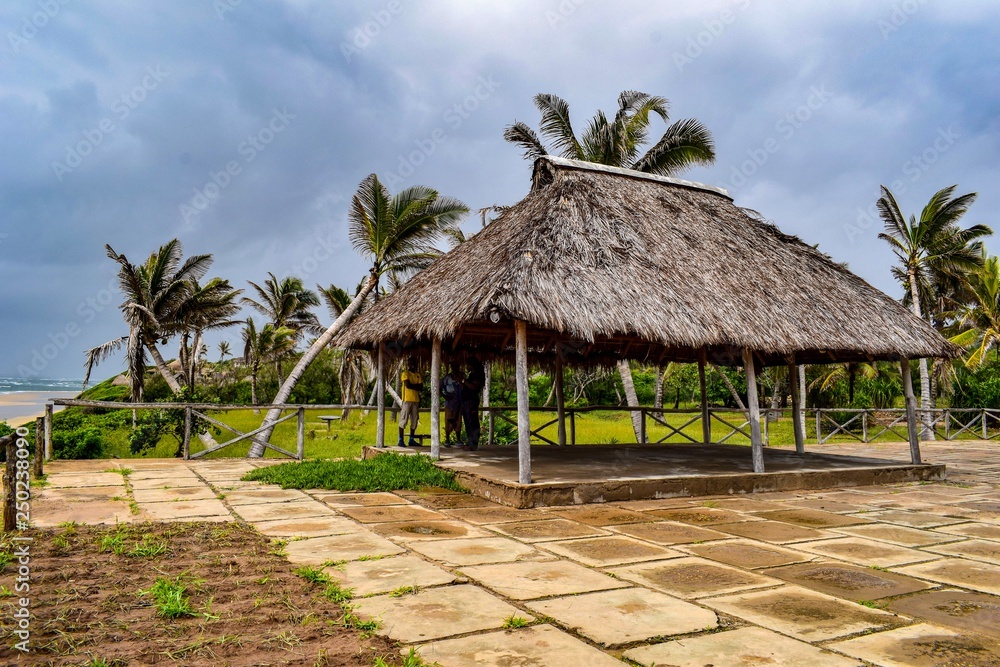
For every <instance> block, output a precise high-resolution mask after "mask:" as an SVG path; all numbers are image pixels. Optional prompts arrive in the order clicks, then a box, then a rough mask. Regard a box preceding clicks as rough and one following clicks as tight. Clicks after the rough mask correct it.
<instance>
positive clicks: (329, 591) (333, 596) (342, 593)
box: [323, 581, 354, 604]
mask: <svg viewBox="0 0 1000 667" xmlns="http://www.w3.org/2000/svg"><path fill="white" fill-rule="evenodd" d="M323 597H325V598H326V599H327V600H329V601H330V602H334V603H336V604H344V603H345V602H347V601H349V600H351V599H352V598H353V597H354V589H353V588H344V587H343V586H341V585H340V584H339V583H338V582H336V581H331V582H330V583H328V584H327V585H326V588H324V589H323Z"/></svg>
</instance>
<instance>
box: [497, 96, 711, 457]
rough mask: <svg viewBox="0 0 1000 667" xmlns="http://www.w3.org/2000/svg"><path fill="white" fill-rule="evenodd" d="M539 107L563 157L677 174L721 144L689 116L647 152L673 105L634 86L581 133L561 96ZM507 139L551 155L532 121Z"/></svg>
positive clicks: (628, 386) (624, 367) (634, 402)
mask: <svg viewBox="0 0 1000 667" xmlns="http://www.w3.org/2000/svg"><path fill="white" fill-rule="evenodd" d="M534 101H535V106H536V107H537V108H538V110H539V111H540V112H541V114H542V118H541V122H540V123H539V126H538V128H539V132H540V133H541V135H542V137H544V138H545V139H546V140H548V141H550V142H551V145H552V147H553V148H554V149H556V150H557V151H559V154H560V155H561V156H562V157H565V158H570V159H573V160H584V161H587V162H596V163H597V164H605V165H610V166H612V167H624V168H626V169H635V170H637V171H643V172H647V173H650V174H659V175H661V176H672V175H675V174H677V173H678V172H680V171H683V170H685V169H688V168H690V167H692V166H694V165H697V164H711V163H713V162H714V161H715V143H714V141H713V139H712V134H711V132H709V131H708V128H706V127H705V126H704V125H703V124H702V123H701V121H698V120H696V119H693V118H685V119H683V120H679V121H676V122H675V123H673V124H671V125H669V126H667V128H666V130H665V131H664V133H663V134H662V135H661V136H660V138H659V140H657V141H656V142H655V143H654V144H653V145H652V146H650V147H649V148H648V149H645V150H644V145H645V144H646V143H647V142H648V140H649V129H650V121H651V120H652V118H651V116H652V115H654V114H655V115H657V116H659V117H660V118H661V119H662V120H663V122H665V123H666V122H669V120H670V114H669V104H668V102H667V100H666V99H665V98H663V97H659V96H656V95H649V94H647V93H641V92H638V91H634V90H626V91H623V92H622V93H621V94H620V95H619V96H618V110H617V112H616V113H615V116H614V118H613V119H612V120H609V119H608V117H607V116H606V115H605V114H604V112H603V111H598V112H597V113H596V114H595V115H594V117H593V118H592V119H591V120H590V122H589V123H588V124H587V127H586V129H585V130H584V132H583V134H582V135H580V136H579V137H577V135H576V132H575V131H574V130H573V125H572V123H571V122H570V116H569V104H568V103H567V102H566V101H565V100H564V99H562V98H561V97H559V96H557V95H550V94H539V95H535V100H534ZM503 137H504V139H506V140H507V141H509V142H511V143H513V144H517V145H518V146H521V147H522V148H523V149H524V157H525V158H527V159H529V160H536V159H538V158H540V157H542V156H545V155H548V154H549V151H548V149H547V148H546V147H545V145H544V144H542V141H541V139H539V137H538V134H536V133H535V131H534V130H532V129H531V128H530V127H528V125H526V124H525V123H522V122H520V121H515V122H514V123H513V124H512V125H508V126H507V127H506V128H505V130H504V134H503ZM618 373H619V376H620V377H621V381H622V388H623V389H624V390H625V399H626V401H627V403H628V405H629V406H630V407H636V406H638V405H639V398H638V396H636V393H635V383H634V382H633V381H632V370H631V367H630V366H629V363H628V362H627V361H625V360H624V359H623V360H621V361H619V363H618ZM641 419H642V418H641V415H640V413H638V412H633V413H632V428H633V430H634V431H635V436H636V439H637V440H638V439H639V438H640V429H641V426H640V422H641Z"/></svg>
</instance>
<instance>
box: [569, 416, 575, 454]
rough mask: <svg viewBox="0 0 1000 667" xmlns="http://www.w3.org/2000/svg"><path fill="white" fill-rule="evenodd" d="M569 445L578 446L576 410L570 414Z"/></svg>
mask: <svg viewBox="0 0 1000 667" xmlns="http://www.w3.org/2000/svg"><path fill="white" fill-rule="evenodd" d="M569 444H571V445H575V444H576V410H571V411H570V413H569Z"/></svg>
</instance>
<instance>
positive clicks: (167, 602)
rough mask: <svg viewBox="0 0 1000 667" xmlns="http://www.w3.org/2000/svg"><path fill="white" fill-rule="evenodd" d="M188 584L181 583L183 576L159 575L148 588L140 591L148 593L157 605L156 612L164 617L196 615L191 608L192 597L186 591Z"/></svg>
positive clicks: (143, 593)
mask: <svg viewBox="0 0 1000 667" xmlns="http://www.w3.org/2000/svg"><path fill="white" fill-rule="evenodd" d="M186 591H187V586H185V585H184V584H183V583H181V578H180V577H176V578H175V579H173V580H171V579H166V578H164V577H159V578H157V580H156V583H154V584H153V585H152V586H151V587H150V588H149V589H148V590H145V591H139V595H148V596H150V597H151V598H152V599H153V603H154V604H155V605H156V613H157V614H158V615H160V616H162V617H164V618H180V617H182V616H194V615H195V613H194V609H192V608H191V598H189V597H188V596H186V595H185V594H184V593H185V592H186Z"/></svg>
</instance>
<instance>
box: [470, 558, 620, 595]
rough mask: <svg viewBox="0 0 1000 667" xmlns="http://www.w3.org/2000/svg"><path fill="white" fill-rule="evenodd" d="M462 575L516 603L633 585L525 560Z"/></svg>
mask: <svg viewBox="0 0 1000 667" xmlns="http://www.w3.org/2000/svg"><path fill="white" fill-rule="evenodd" d="M462 572H463V573H464V574H465V575H467V576H469V577H471V578H472V579H475V580H476V581H478V582H480V583H481V584H483V585H484V586H486V587H487V588H491V589H493V590H495V591H497V592H498V593H500V594H501V595H504V596H506V597H508V598H510V599H512V600H531V599H534V598H543V597H549V596H555V595H575V594H577V593H590V592H594V591H604V590H610V589H612V588H624V587H626V586H628V585H629V584H627V583H625V582H624V581H620V580H618V579H615V578H614V577H609V576H608V575H606V574H603V573H601V572H595V571H594V570H591V569H589V568H586V567H584V566H583V565H577V564H576V563H570V562H568V561H542V562H532V561H525V562H520V563H503V564H499V565H478V566H473V567H464V568H462Z"/></svg>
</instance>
